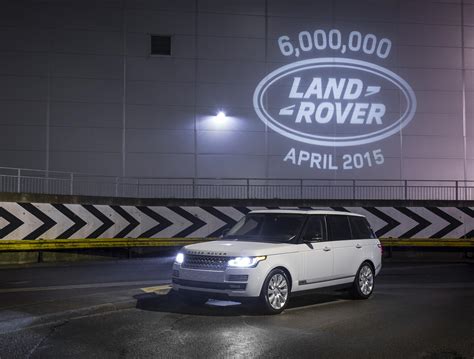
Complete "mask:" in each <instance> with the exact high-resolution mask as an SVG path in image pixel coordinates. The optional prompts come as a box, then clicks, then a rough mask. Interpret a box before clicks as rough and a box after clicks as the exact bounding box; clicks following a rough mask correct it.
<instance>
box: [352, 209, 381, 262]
mask: <svg viewBox="0 0 474 359" xmlns="http://www.w3.org/2000/svg"><path fill="white" fill-rule="evenodd" d="M349 224H350V226H351V233H352V240H353V241H354V243H355V248H356V253H355V254H354V255H355V256H357V257H358V266H357V269H359V265H360V264H361V263H362V262H363V261H364V260H365V259H367V258H371V257H372V256H371V253H372V252H373V250H374V249H375V247H376V246H377V242H376V241H374V237H375V235H374V232H373V231H372V229H371V228H370V225H369V222H367V219H365V217H360V216H349ZM377 249H378V248H377ZM357 269H356V270H357Z"/></svg>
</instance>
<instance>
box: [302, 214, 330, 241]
mask: <svg viewBox="0 0 474 359" xmlns="http://www.w3.org/2000/svg"><path fill="white" fill-rule="evenodd" d="M303 238H304V239H305V240H307V241H311V242H316V241H324V240H326V236H325V230H324V216H311V217H310V218H309V219H308V223H307V224H306V230H305V232H304V236H303Z"/></svg>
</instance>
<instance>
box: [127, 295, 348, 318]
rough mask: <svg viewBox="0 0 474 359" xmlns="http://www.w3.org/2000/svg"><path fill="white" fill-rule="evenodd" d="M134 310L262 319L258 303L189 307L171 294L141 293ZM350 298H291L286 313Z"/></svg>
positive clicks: (317, 296)
mask: <svg viewBox="0 0 474 359" xmlns="http://www.w3.org/2000/svg"><path fill="white" fill-rule="evenodd" d="M134 298H135V299H136V300H137V304H136V308H137V309H140V310H144V311H152V312H163V313H177V314H187V315H201V316H244V315H247V316H249V315H251V316H260V315H264V314H263V313H262V311H261V310H260V308H259V307H258V305H256V304H257V302H256V301H255V302H244V303H239V302H231V301H221V300H213V299H210V300H208V301H207V303H206V304H201V305H197V304H193V305H191V304H188V303H185V302H183V301H182V300H181V299H180V298H179V296H178V295H177V294H176V293H175V292H173V291H170V292H169V293H167V294H160V293H143V294H138V295H135V296H134ZM348 298H349V295H348V294H346V293H341V292H327V293H317V294H311V295H305V296H296V297H293V298H291V300H290V303H289V304H288V307H287V310H288V309H295V308H304V307H308V306H315V305H318V304H326V303H331V302H337V301H341V300H343V299H348Z"/></svg>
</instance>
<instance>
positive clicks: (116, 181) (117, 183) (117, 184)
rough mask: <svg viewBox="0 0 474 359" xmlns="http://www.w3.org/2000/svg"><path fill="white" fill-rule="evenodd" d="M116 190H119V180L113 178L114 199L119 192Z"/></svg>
mask: <svg viewBox="0 0 474 359" xmlns="http://www.w3.org/2000/svg"><path fill="white" fill-rule="evenodd" d="M118 188H119V179H118V177H115V197H118V192H119V190H118Z"/></svg>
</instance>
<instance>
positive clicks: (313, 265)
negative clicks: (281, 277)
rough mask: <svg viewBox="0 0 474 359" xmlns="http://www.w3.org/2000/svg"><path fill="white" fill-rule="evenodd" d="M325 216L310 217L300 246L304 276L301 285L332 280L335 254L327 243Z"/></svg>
mask: <svg viewBox="0 0 474 359" xmlns="http://www.w3.org/2000/svg"><path fill="white" fill-rule="evenodd" d="M326 232H327V231H326V223H325V219H324V216H323V215H313V216H310V218H309V219H308V222H307V223H306V228H305V230H304V233H303V237H302V240H303V243H302V244H300V246H301V250H302V256H303V275H302V277H301V278H300V280H299V283H300V285H302V286H304V285H311V284H316V283H322V282H325V281H328V280H331V279H332V276H333V252H332V248H331V246H330V244H329V242H328V241H327V233H326Z"/></svg>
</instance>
